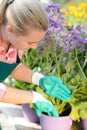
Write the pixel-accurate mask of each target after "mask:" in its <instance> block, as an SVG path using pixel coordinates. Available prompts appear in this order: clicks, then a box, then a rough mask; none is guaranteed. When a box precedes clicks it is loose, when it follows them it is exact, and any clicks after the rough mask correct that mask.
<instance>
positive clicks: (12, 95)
mask: <svg viewBox="0 0 87 130" xmlns="http://www.w3.org/2000/svg"><path fill="white" fill-rule="evenodd" d="M32 99H33V94H32V92H29V91H24V90H19V89H16V88H12V87H6V93H5V95H4V97H3V98H2V99H1V102H6V103H12V104H24V103H30V102H31V101H32Z"/></svg>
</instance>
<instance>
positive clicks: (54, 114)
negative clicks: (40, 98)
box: [50, 109, 59, 117]
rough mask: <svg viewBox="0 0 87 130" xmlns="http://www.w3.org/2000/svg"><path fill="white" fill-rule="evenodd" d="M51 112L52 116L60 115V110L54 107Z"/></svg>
mask: <svg viewBox="0 0 87 130" xmlns="http://www.w3.org/2000/svg"><path fill="white" fill-rule="evenodd" d="M50 114H51V116H53V117H59V114H58V112H57V111H56V110H55V109H53V110H52V111H51V112H50Z"/></svg>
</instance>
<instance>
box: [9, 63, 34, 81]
mask: <svg viewBox="0 0 87 130" xmlns="http://www.w3.org/2000/svg"><path fill="white" fill-rule="evenodd" d="M32 74H33V71H32V70H31V69H29V68H28V67H26V66H25V65H24V64H22V63H20V64H19V65H18V66H17V67H16V69H15V70H14V71H13V72H12V73H11V76H12V77H13V78H15V79H17V80H20V81H24V82H29V83H31V82H32Z"/></svg>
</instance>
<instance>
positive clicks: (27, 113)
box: [22, 104, 39, 123]
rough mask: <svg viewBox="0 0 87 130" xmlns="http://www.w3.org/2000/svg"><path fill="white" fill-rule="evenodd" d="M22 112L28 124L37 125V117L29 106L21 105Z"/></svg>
mask: <svg viewBox="0 0 87 130" xmlns="http://www.w3.org/2000/svg"><path fill="white" fill-rule="evenodd" d="M22 112H23V115H24V118H25V119H26V120H27V121H28V122H33V123H39V117H38V116H37V115H36V112H35V111H34V110H32V109H31V108H30V106H29V104H22Z"/></svg>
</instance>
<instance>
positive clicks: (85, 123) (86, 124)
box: [82, 118, 87, 130]
mask: <svg viewBox="0 0 87 130" xmlns="http://www.w3.org/2000/svg"><path fill="white" fill-rule="evenodd" d="M82 126H83V130H87V118H86V119H82Z"/></svg>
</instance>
